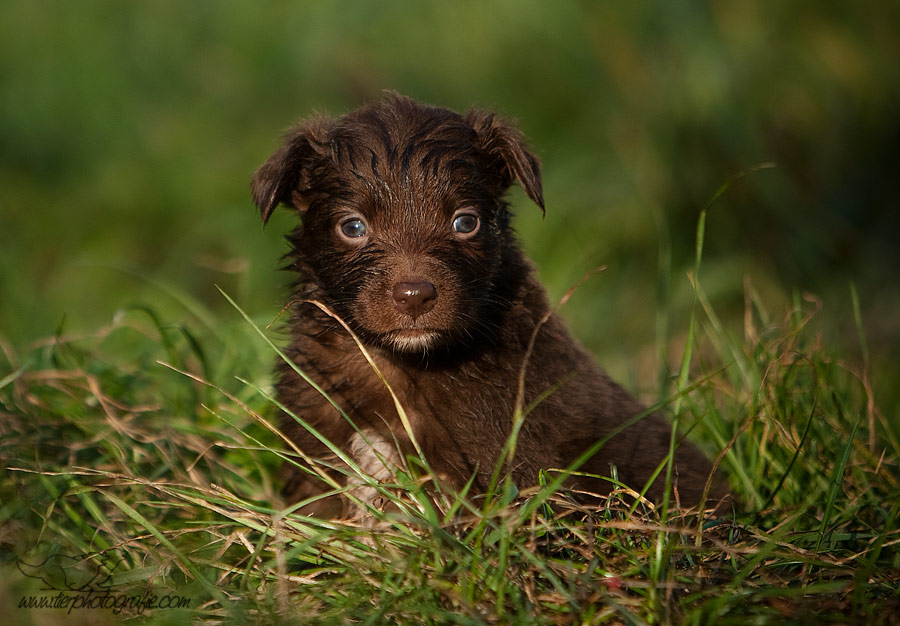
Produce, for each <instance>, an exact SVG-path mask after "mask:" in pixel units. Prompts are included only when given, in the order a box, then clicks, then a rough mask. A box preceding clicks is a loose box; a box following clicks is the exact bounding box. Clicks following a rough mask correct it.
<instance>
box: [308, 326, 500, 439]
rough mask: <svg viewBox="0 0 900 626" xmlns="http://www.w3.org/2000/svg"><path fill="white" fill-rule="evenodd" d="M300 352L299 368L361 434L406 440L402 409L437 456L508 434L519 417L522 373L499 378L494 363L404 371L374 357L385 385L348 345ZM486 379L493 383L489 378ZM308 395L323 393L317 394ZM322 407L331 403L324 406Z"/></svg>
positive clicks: (341, 343)
mask: <svg viewBox="0 0 900 626" xmlns="http://www.w3.org/2000/svg"><path fill="white" fill-rule="evenodd" d="M297 347H298V348H300V350H299V351H298V354H297V357H298V359H297V360H298V364H299V365H300V366H301V367H303V368H304V369H305V370H306V371H307V372H308V373H309V374H310V375H311V377H312V378H313V380H314V381H315V382H316V383H317V384H319V385H320V386H321V387H322V388H323V389H325V390H326V392H329V394H330V395H331V396H332V399H333V400H335V401H336V402H337V403H338V405H339V406H341V408H343V409H344V410H345V411H346V412H347V413H348V414H349V415H350V416H351V417H352V418H353V419H354V421H359V422H360V425H361V426H362V425H364V426H367V427H370V428H375V429H378V430H389V431H390V432H391V434H393V435H396V436H400V437H401V439H402V434H403V425H402V423H401V420H400V417H399V413H398V410H397V404H398V403H399V405H400V406H401V407H402V409H403V410H404V412H405V413H406V415H407V417H408V418H409V421H410V424H411V426H412V428H413V431H414V434H415V436H416V437H417V439H419V440H420V443H422V444H423V445H426V446H428V447H437V448H440V447H441V446H443V445H447V446H451V447H459V446H462V447H464V448H465V447H469V446H470V445H473V444H474V443H475V442H477V441H483V440H484V439H485V438H486V437H487V438H491V437H490V435H491V434H494V435H498V434H501V433H502V432H503V431H505V430H506V428H507V426H508V424H506V422H508V421H509V418H510V417H511V415H512V413H513V409H514V403H515V390H516V382H517V381H516V372H515V371H509V372H505V374H506V376H503V375H498V373H497V367H496V365H494V366H493V367H492V364H490V363H482V362H465V363H462V364H460V365H459V366H458V367H454V368H429V367H420V366H418V365H417V364H411V365H406V364H400V363H397V362H395V361H394V360H393V359H391V358H390V357H389V356H387V355H384V354H380V353H378V352H376V351H372V352H370V356H371V357H372V359H373V360H374V362H375V365H376V366H377V368H378V371H379V372H380V373H381V376H383V379H382V377H381V376H379V374H378V373H377V372H376V371H375V369H374V368H373V367H372V364H371V363H369V362H368V361H367V360H366V358H365V357H364V356H363V354H362V353H361V352H360V350H359V349H358V347H357V346H356V345H355V343H352V342H351V341H349V340H348V341H343V340H338V341H335V342H333V343H331V342H329V343H328V344H322V343H319V344H318V345H315V346H310V345H307V346H303V347H301V346H297ZM486 371H492V372H493V373H494V375H486V374H485V372H486ZM507 378H508V380H507ZM388 386H390V390H389V389H388ZM391 391H393V396H392V394H391ZM309 392H310V393H316V392H315V391H314V390H312V388H309ZM395 397H396V401H395ZM309 400H310V403H312V402H311V400H312V399H309ZM319 400H320V401H321V402H322V403H325V402H327V401H326V400H325V399H324V398H319ZM488 431H490V432H488Z"/></svg>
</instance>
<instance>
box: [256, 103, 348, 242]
mask: <svg viewBox="0 0 900 626" xmlns="http://www.w3.org/2000/svg"><path fill="white" fill-rule="evenodd" d="M331 126H332V122H331V120H329V119H327V118H322V119H315V120H312V121H309V122H304V123H301V124H300V125H298V126H296V127H294V128H292V129H291V130H290V131H289V132H288V133H287V134H286V135H285V138H284V143H283V144H282V145H281V147H280V148H278V150H276V151H275V153H274V154H273V155H272V156H270V157H269V159H268V160H267V161H266V162H265V163H263V164H262V165H261V166H260V167H259V169H258V170H256V173H255V174H253V180H252V182H251V184H250V188H251V191H252V193H253V201H254V202H255V203H256V206H258V207H259V212H260V214H261V215H262V220H263V223H264V224H265V223H266V222H268V221H269V217H270V216H271V215H272V211H274V210H275V207H277V206H278V205H279V204H281V203H284V204H286V205H288V206H292V207H294V208H295V209H298V210H301V211H302V210H303V209H305V208H306V203H305V202H304V200H303V197H302V188H303V186H304V180H305V179H306V178H307V177H308V175H309V173H310V169H311V168H312V167H313V165H314V163H315V162H316V160H317V159H318V158H320V157H321V155H324V154H326V153H327V151H328V150H329V148H328V132H329V130H330V128H331Z"/></svg>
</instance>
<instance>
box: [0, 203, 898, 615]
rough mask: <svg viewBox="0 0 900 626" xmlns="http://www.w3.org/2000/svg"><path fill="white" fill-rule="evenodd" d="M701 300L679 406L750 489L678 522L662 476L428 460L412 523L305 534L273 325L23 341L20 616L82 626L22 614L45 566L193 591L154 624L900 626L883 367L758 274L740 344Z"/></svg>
mask: <svg viewBox="0 0 900 626" xmlns="http://www.w3.org/2000/svg"><path fill="white" fill-rule="evenodd" d="M703 224H704V222H703V220H702V219H701V222H700V229H699V230H698V234H700V235H701V237H698V240H699V241H702V232H703V230H702V228H703ZM700 249H701V248H700V246H699V245H698V250H697V251H698V255H697V266H696V267H695V271H694V273H693V276H694V277H696V276H697V273H698V271H699V269H700V265H699V264H700V254H699V253H700ZM694 286H695V296H696V307H695V314H696V315H695V316H692V318H691V319H692V321H691V326H690V328H689V329H688V333H687V336H688V337H689V342H688V344H687V345H686V346H685V347H686V349H685V350H684V356H683V358H682V367H681V368H680V370H679V372H678V374H677V376H674V377H672V379H671V380H669V381H668V387H669V388H670V389H671V394H670V397H669V398H667V399H666V401H665V402H664V404H668V405H669V406H670V408H671V412H672V413H675V414H676V415H677V417H678V421H679V423H680V424H681V425H682V427H683V428H685V429H689V430H691V436H692V437H693V438H694V439H695V440H697V441H698V442H700V443H701V445H704V446H705V447H706V448H707V449H708V450H709V451H710V452H711V453H713V454H715V453H717V452H721V454H720V455H719V456H718V459H717V460H718V462H719V463H720V464H721V467H722V468H723V469H724V470H725V471H726V472H727V474H728V475H729V476H730V482H731V486H732V489H733V492H734V494H735V497H736V502H735V503H734V504H733V505H729V506H723V507H720V508H719V509H716V510H711V511H706V512H703V513H697V512H696V511H688V510H682V509H679V508H678V507H677V506H676V504H677V503H676V502H669V501H666V502H663V503H660V504H659V506H653V505H652V504H651V503H648V502H646V501H643V500H642V499H641V498H640V496H639V494H638V492H640V490H641V488H642V487H643V486H642V485H629V486H627V487H626V486H623V487H622V488H621V489H617V490H616V491H615V492H614V493H613V494H612V495H610V496H609V497H608V498H606V499H604V500H603V501H602V502H601V504H600V505H597V506H592V507H587V506H584V505H580V504H577V503H576V502H575V501H574V500H573V499H572V498H571V497H570V495H568V494H567V493H566V492H565V491H564V490H561V489H560V488H559V487H558V482H557V481H554V478H555V476H554V475H552V474H550V475H548V476H546V477H545V478H546V480H545V483H546V486H545V487H543V488H541V489H531V490H525V491H521V492H520V491H517V490H516V489H515V487H514V486H512V485H510V484H509V483H500V484H499V485H498V487H497V488H496V489H495V490H494V492H493V493H491V494H489V495H488V496H487V497H474V498H473V497H471V496H470V495H469V494H462V495H461V494H454V493H449V492H447V491H446V490H443V491H434V490H430V489H426V488H425V487H423V484H425V483H423V481H422V480H419V474H420V471H419V469H418V468H419V466H420V465H421V464H420V463H415V462H412V463H410V464H409V467H408V468H405V469H404V470H402V471H398V472H397V475H396V477H395V478H396V480H395V482H393V483H392V484H380V485H379V484H374V483H373V484H374V486H375V487H376V488H377V489H378V490H379V491H380V492H381V493H382V495H383V496H384V497H385V498H387V499H389V500H391V501H392V502H393V503H394V505H395V506H394V507H393V509H392V510H394V511H395V512H393V513H382V512H379V511H376V510H371V511H370V512H371V514H372V515H371V519H370V520H368V521H366V522H362V523H356V522H335V521H323V520H316V519H310V518H305V517H302V516H300V515H298V514H297V513H295V512H294V509H296V507H295V506H286V505H285V504H284V503H281V502H280V500H279V497H278V494H277V485H276V484H274V483H273V478H272V477H273V476H275V475H276V471H277V468H278V466H279V465H280V464H281V463H282V462H285V461H286V462H297V455H296V452H295V451H293V450H292V449H291V448H290V446H288V445H286V444H285V442H284V441H283V440H282V439H281V438H280V437H279V434H278V432H277V428H276V426H275V425H274V423H273V418H274V416H275V407H274V406H273V402H272V401H271V398H270V395H269V391H268V389H269V383H268V372H269V369H270V365H271V361H272V358H273V355H274V354H275V353H276V352H277V348H275V344H274V343H272V341H271V339H270V335H271V333H270V332H269V331H265V330H264V329H262V328H261V326H260V325H259V324H256V323H254V322H253V320H251V319H250V318H249V317H247V318H244V317H242V316H241V315H239V314H238V313H234V314H233V315H230V316H227V317H225V318H224V319H215V318H212V319H210V318H209V317H208V316H207V314H205V313H204V314H201V313H197V315H195V316H194V318H196V319H201V318H205V319H206V323H200V322H195V323H192V324H191V325H190V327H189V326H188V325H179V324H170V323H166V322H164V321H163V320H161V319H159V318H158V316H156V315H155V314H154V313H153V311H151V310H148V309H132V310H128V311H122V312H121V313H120V314H118V315H116V317H115V319H114V321H113V322H111V323H110V325H109V326H107V327H105V328H103V329H102V330H100V331H99V332H97V333H96V334H93V335H90V336H84V337H70V336H65V335H62V334H61V335H58V336H55V337H52V338H49V339H48V340H46V341H44V342H40V343H38V344H35V345H32V346H28V347H25V348H24V349H22V350H21V351H19V350H17V349H15V348H14V347H12V346H10V345H8V344H5V343H4V344H3V352H4V354H5V361H6V363H5V366H4V367H5V370H4V371H2V372H0V373H2V377H0V417H2V421H0V425H2V426H0V455H2V456H0V458H2V464H3V466H4V467H5V468H6V469H5V471H4V473H3V474H2V478H0V497H2V508H0V522H2V524H3V526H2V528H3V535H2V541H3V544H4V552H3V553H2V554H3V562H2V564H0V567H2V568H3V570H5V575H4V576H2V580H3V581H4V582H3V583H2V588H0V589H2V593H0V598H3V599H4V603H5V604H6V606H5V607H0V609H2V610H5V611H8V612H10V613H11V614H12V615H13V617H14V619H16V620H20V621H21V622H22V623H29V620H31V619H33V622H32V623H38V620H37V617H35V615H36V614H35V613H33V611H41V613H40V616H41V620H42V621H41V622H40V623H48V622H47V620H48V619H49V620H50V622H49V623H63V622H64V621H66V620H68V619H70V618H69V617H68V616H67V614H66V613H65V612H64V611H62V610H52V609H35V610H29V609H20V608H18V603H19V602H20V601H21V599H22V598H25V597H29V596H33V595H40V594H41V593H45V594H46V593H48V592H47V591H41V587H42V584H41V581H40V580H38V579H37V578H34V577H29V576H26V575H23V573H22V570H23V568H24V569H26V570H28V571H29V572H31V573H32V574H34V573H35V572H36V571H37V572H41V573H42V575H43V576H45V577H50V578H53V579H54V581H55V582H52V581H51V582H52V584H53V585H54V588H59V586H58V585H59V584H60V575H61V574H60V572H61V570H65V571H66V572H67V574H68V578H67V579H66V580H70V581H71V580H73V579H78V576H77V575H76V573H77V572H80V575H81V576H82V577H84V576H88V577H89V576H91V575H94V574H99V575H100V578H99V579H100V580H103V581H105V582H104V584H105V585H106V586H107V587H109V588H110V589H111V591H112V593H113V594H119V595H120V596H122V595H124V596H129V597H131V596H140V595H142V594H147V593H154V594H156V595H157V596H159V597H164V596H168V595H172V594H174V595H177V596H181V597H186V598H188V599H189V602H190V606H189V607H188V608H178V609H171V608H166V609H156V610H151V609H147V610H145V611H144V612H143V613H140V619H142V620H147V621H149V623H154V624H156V623H160V624H162V623H182V622H183V621H185V620H187V619H201V618H202V619H205V620H207V621H209V622H212V623H219V622H222V623H233V624H244V623H260V624H269V623H284V624H293V623H320V622H326V623H330V622H342V623H343V622H348V621H351V622H359V623H384V622H396V623H435V622H437V623H467V624H468V623H471V624H481V623H497V622H504V623H506V622H512V623H525V624H544V623H548V624H550V623H561V622H562V623H612V624H615V623H626V624H642V623H648V624H650V623H689V624H706V623H717V624H727V623H734V624H747V623H763V624H765V623H776V622H777V623H798V624H802V623H848V622H849V623H854V622H857V623H858V622H866V623H873V624H879V623H885V624H886V623H890V622H891V620H892V619H893V616H894V615H895V614H896V613H895V612H896V610H897V609H900V591H898V582H900V550H898V545H900V529H898V528H897V520H898V517H900V484H898V472H897V469H898V467H897V461H898V451H900V446H898V443H897V441H896V439H894V438H893V435H891V432H892V431H891V429H890V428H887V427H886V425H885V424H884V423H883V418H882V415H881V413H880V412H879V410H878V408H877V404H876V403H875V402H874V400H873V398H871V395H870V393H871V392H870V388H869V385H868V379H867V373H866V368H865V367H864V366H862V367H855V366H852V365H849V364H847V363H844V362H843V361H842V360H841V359H840V358H839V357H838V348H837V347H835V346H828V345H825V344H824V343H823V340H822V338H821V337H820V333H819V328H818V327H819V324H820V323H821V320H820V318H821V315H822V313H821V309H822V306H821V303H819V302H817V301H816V300H814V299H813V298H811V297H809V296H803V297H801V296H797V297H796V298H795V302H794V306H793V307H792V308H791V309H790V310H787V311H782V312H780V313H779V314H775V313H771V312H769V311H766V310H765V309H764V308H763V305H762V303H761V302H760V298H759V297H758V296H757V295H756V294H755V293H754V291H753V289H752V285H750V284H749V283H748V284H747V286H746V303H747V305H746V306H747V308H746V311H745V315H744V323H743V328H742V333H741V334H735V333H731V332H729V331H728V330H726V326H727V325H726V324H725V323H724V322H723V321H722V320H720V319H719V318H718V316H717V314H716V312H715V310H714V309H713V307H712V306H711V305H710V304H709V302H708V300H707V298H706V296H705V294H704V292H703V290H702V287H701V283H700V282H699V281H694ZM192 319H193V318H192ZM859 336H860V339H861V340H863V341H864V339H863V337H864V334H863V333H862V329H861V328H860V333H859ZM298 417H302V416H298ZM274 421H277V420H274ZM673 442H674V439H673ZM413 461H414V460H413ZM660 469H661V471H664V472H666V474H665V475H666V476H667V478H669V479H671V475H670V473H669V470H668V469H667V468H666V467H665V466H661V468H660ZM358 471H359V470H358V468H357V469H356V470H350V473H351V475H352V477H353V478H354V479H355V480H357V481H365V480H369V481H370V483H371V479H368V478H367V477H365V476H360V475H358ZM337 488H338V489H340V487H337ZM48 559H49V560H48ZM65 559H69V560H65ZM61 564H68V565H69V566H70V569H65V568H63V567H62V565H61ZM29 567H30V568H31V569H29ZM72 568H74V571H73V569H72ZM10 574H11V576H10ZM107 577H108V578H107ZM95 580H98V579H95ZM52 593H53V594H55V593H57V592H55V591H54V592H52ZM76 595H77V594H76ZM74 614H75V615H76V616H77V615H79V614H80V613H78V612H75V613H74ZM91 615H92V616H93V618H95V619H98V620H106V621H108V622H112V621H115V620H117V619H120V618H123V617H125V616H128V615H131V616H136V615H138V610H137V609H136V608H134V607H133V606H132V607H130V608H129V607H125V608H123V609H122V612H121V613H118V614H115V613H113V612H112V610H105V611H104V610H103V609H100V610H98V611H97V612H95V613H91ZM54 620H57V621H54Z"/></svg>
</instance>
